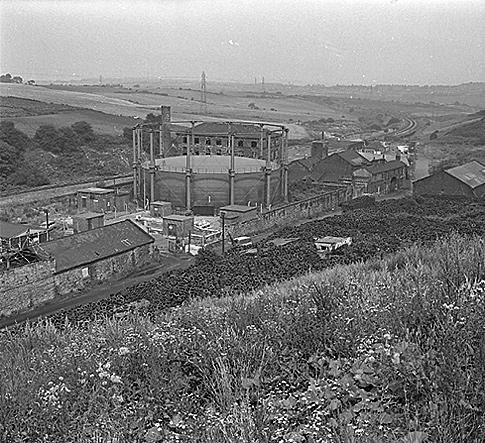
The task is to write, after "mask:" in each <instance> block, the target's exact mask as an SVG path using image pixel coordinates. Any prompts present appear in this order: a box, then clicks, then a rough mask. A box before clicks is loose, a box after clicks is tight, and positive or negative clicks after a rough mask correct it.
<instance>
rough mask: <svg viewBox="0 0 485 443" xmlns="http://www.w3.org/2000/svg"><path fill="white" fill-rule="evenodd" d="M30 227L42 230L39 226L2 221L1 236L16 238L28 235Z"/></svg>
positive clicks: (0, 226) (0, 225)
mask: <svg viewBox="0 0 485 443" xmlns="http://www.w3.org/2000/svg"><path fill="white" fill-rule="evenodd" d="M30 229H35V230H36V231H38V230H42V228H39V227H38V226H29V225H20V224H18V223H9V222H4V221H0V238H15V237H21V236H22V235H26V234H27V233H28V231H29V230H30Z"/></svg>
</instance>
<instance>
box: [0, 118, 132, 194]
mask: <svg viewBox="0 0 485 443" xmlns="http://www.w3.org/2000/svg"><path fill="white" fill-rule="evenodd" d="M0 142H1V146H0V147H1V149H0V190H16V189H21V188H32V187H36V186H41V185H45V184H48V183H49V182H50V180H49V179H50V178H52V181H56V180H61V181H62V180H69V179H73V178H78V177H85V176H88V177H95V176H103V175H111V174H119V173H123V172H127V171H129V165H128V163H127V162H123V161H121V162H120V160H122V151H123V148H127V147H128V146H129V145H128V143H127V141H126V140H125V139H123V138H122V137H112V136H107V135H100V134H96V133H95V132H94V131H93V128H92V127H91V125H90V124H89V123H87V122H84V121H79V122H76V123H74V124H72V125H71V126H66V127H60V128H57V127H55V126H53V125H42V126H40V127H39V128H38V129H37V131H36V133H35V135H34V137H33V138H32V139H30V138H29V137H28V136H27V135H26V134H24V133H23V132H21V131H19V130H18V129H16V128H15V124H14V123H13V122H12V121H9V120H3V121H1V123H0ZM112 151H117V152H116V154H117V155H113V152H112ZM46 157H47V158H46ZM51 175H53V177H51Z"/></svg>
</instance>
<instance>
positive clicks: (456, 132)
mask: <svg viewBox="0 0 485 443" xmlns="http://www.w3.org/2000/svg"><path fill="white" fill-rule="evenodd" d="M447 136H453V137H459V138H462V139H466V140H467V141H469V142H471V143H472V144H474V145H485V118H482V119H480V120H478V121H476V122H472V123H468V124H466V125H462V126H460V127H458V128H455V129H453V130H451V131H450V132H448V133H447Z"/></svg>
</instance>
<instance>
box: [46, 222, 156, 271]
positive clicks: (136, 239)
mask: <svg viewBox="0 0 485 443" xmlns="http://www.w3.org/2000/svg"><path fill="white" fill-rule="evenodd" d="M153 242H154V239H153V237H152V236H151V235H149V234H147V233H146V232H145V231H144V230H143V229H142V228H140V227H139V226H138V225H137V224H136V223H134V222H132V221H131V220H124V221H121V222H118V223H113V224H111V225H107V226H103V227H100V228H97V229H92V230H90V231H85V232H80V233H78V234H74V235H70V236H68V237H63V238H60V239H58V240H54V241H50V242H47V243H43V244H42V245H39V246H38V248H40V249H41V250H43V251H45V252H46V253H47V254H49V255H50V256H51V257H53V258H55V260H56V271H57V272H62V271H67V270H68V269H73V268H77V267H79V266H85V265H87V264H89V263H93V262H96V261H99V260H103V259H106V258H108V257H113V256H115V255H118V254H121V253H123V252H127V251H130V250H132V249H135V248H138V247H140V246H144V245H147V244H149V243H153Z"/></svg>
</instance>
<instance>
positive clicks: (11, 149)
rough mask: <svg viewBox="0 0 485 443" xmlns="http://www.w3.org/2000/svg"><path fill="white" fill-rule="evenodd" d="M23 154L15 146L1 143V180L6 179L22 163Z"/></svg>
mask: <svg viewBox="0 0 485 443" xmlns="http://www.w3.org/2000/svg"><path fill="white" fill-rule="evenodd" d="M22 158H23V153H22V151H21V150H20V149H18V148H16V147H15V146H11V145H9V144H8V143H5V142H4V141H3V140H1V141H0V178H3V179H6V178H7V177H8V176H9V175H11V174H13V173H14V172H15V171H16V170H17V168H18V167H19V166H20V164H21V163H22Z"/></svg>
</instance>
